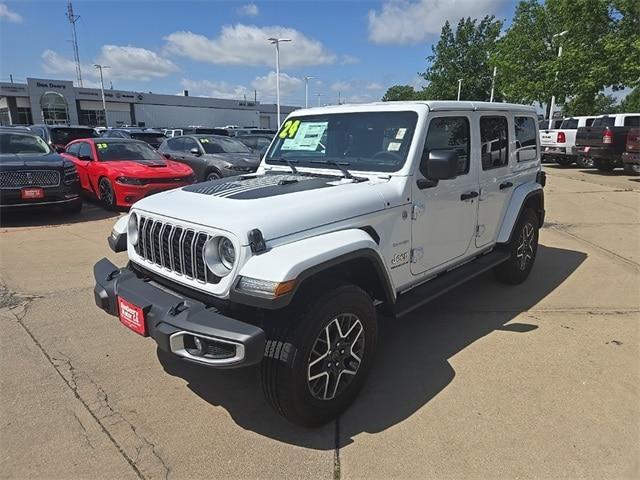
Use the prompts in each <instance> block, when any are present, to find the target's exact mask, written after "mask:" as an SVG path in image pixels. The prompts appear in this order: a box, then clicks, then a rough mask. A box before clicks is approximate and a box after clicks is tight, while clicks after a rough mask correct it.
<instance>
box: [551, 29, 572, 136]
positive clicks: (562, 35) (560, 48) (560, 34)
mask: <svg viewBox="0 0 640 480" xmlns="http://www.w3.org/2000/svg"><path fill="white" fill-rule="evenodd" d="M567 33H569V30H565V31H563V32H560V33H556V34H555V35H554V36H553V37H551V38H552V39H553V38H561V37H564V36H565V35H566V34H567ZM561 56H562V44H560V47H558V59H559V58H560V57H561ZM557 81H558V71H557V70H556V82H557ZM554 108H556V96H555V95H551V108H550V109H549V129H551V128H552V127H553V109H554Z"/></svg>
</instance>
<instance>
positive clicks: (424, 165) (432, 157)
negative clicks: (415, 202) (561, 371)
mask: <svg viewBox="0 0 640 480" xmlns="http://www.w3.org/2000/svg"><path fill="white" fill-rule="evenodd" d="M420 173H422V175H424V176H425V177H426V178H427V180H430V182H421V183H422V184H423V186H421V188H426V187H428V186H435V185H437V183H438V181H439V180H450V179H452V178H456V177H457V176H458V152H456V151H455V150H431V151H430V152H429V154H428V155H425V156H423V157H422V162H421V163H420ZM418 186H420V185H418Z"/></svg>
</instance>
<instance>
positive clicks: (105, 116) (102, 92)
mask: <svg viewBox="0 0 640 480" xmlns="http://www.w3.org/2000/svg"><path fill="white" fill-rule="evenodd" d="M93 66H94V67H96V68H97V69H98V70H99V71H100V93H101V94H102V108H103V110H104V126H105V127H107V128H108V127H109V120H108V119H107V101H106V100H105V99H104V78H103V77H102V70H103V69H105V68H109V66H108V65H100V64H99V63H96V64H94V65H93Z"/></svg>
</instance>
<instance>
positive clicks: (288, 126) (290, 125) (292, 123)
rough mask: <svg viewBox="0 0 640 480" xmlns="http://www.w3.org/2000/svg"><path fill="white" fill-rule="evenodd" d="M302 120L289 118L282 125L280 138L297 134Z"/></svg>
mask: <svg viewBox="0 0 640 480" xmlns="http://www.w3.org/2000/svg"><path fill="white" fill-rule="evenodd" d="M299 126H300V120H287V121H286V122H284V125H283V126H282V131H281V132H280V134H279V135H278V136H279V137H280V138H293V137H295V136H296V132H297V131H298V127H299Z"/></svg>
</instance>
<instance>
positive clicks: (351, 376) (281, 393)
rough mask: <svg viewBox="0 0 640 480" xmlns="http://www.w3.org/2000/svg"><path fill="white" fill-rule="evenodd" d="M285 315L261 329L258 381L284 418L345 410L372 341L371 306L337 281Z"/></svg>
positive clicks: (298, 419)
mask: <svg viewBox="0 0 640 480" xmlns="http://www.w3.org/2000/svg"><path fill="white" fill-rule="evenodd" d="M314 296H315V295H314ZM301 303H303V302H301ZM292 312H293V310H292ZM290 317H291V318H287V319H284V318H283V319H275V320H274V324H275V325H274V326H272V328H271V329H267V337H268V340H267V345H266V348H265V358H264V360H263V362H262V386H263V389H264V392H265V395H266V397H267V399H268V401H269V403H270V404H271V406H272V407H273V408H274V409H275V410H276V411H277V412H279V413H280V414H282V415H283V416H284V417H286V418H287V419H288V420H290V421H292V422H293V423H297V424H299V425H305V426H318V425H322V424H324V423H327V422H328V421H330V420H332V419H334V418H336V417H337V416H338V415H339V414H340V413H341V412H342V411H343V410H345V409H346V408H347V407H348V406H349V404H351V402H352V401H353V399H354V398H355V397H356V395H357V394H358V392H359V390H360V388H361V387H362V385H363V383H364V380H365V377H366V375H367V372H368V371H369V369H370V367H371V363H372V360H373V354H374V350H375V346H376V339H377V319H376V311H375V308H374V307H373V302H372V300H371V298H370V297H369V295H367V294H366V293H365V292H364V291H363V290H362V289H360V288H359V287H357V286H354V285H343V286H340V287H336V288H333V289H331V290H329V291H327V292H325V293H324V294H321V295H317V296H315V299H314V300H313V301H312V302H306V306H305V308H303V309H302V310H301V311H300V312H299V314H292V315H291V316H290Z"/></svg>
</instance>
